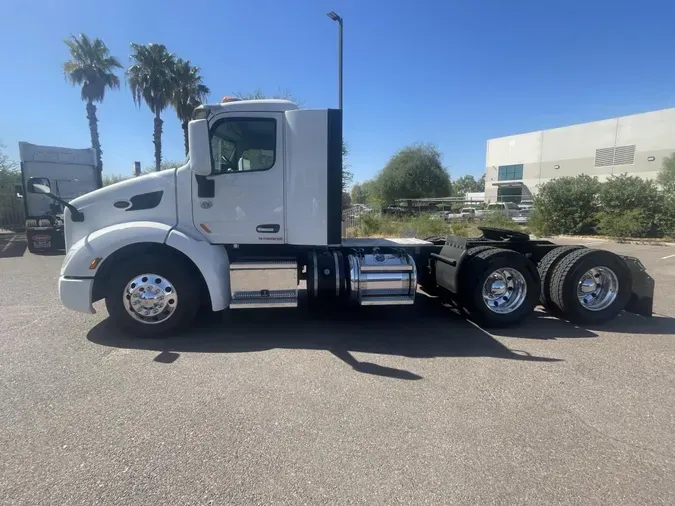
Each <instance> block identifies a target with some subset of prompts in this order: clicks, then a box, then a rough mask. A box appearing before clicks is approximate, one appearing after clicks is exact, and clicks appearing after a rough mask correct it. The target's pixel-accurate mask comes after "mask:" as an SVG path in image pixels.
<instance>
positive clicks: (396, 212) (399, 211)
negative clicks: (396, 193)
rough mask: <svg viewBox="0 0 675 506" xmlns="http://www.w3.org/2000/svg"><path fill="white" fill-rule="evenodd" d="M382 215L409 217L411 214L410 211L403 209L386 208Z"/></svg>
mask: <svg viewBox="0 0 675 506" xmlns="http://www.w3.org/2000/svg"><path fill="white" fill-rule="evenodd" d="M382 214H387V215H390V216H411V215H412V214H413V213H412V211H411V210H409V209H408V208H405V207H399V206H388V207H385V208H383V209H382Z"/></svg>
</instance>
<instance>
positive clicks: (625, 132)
mask: <svg viewBox="0 0 675 506" xmlns="http://www.w3.org/2000/svg"><path fill="white" fill-rule="evenodd" d="M673 152H675V108H672V109H663V110H660V111H653V112H647V113H643V114H634V115H632V116H623V117H620V118H614V119H607V120H602V121H594V122H592V123H582V124H579V125H572V126H567V127H563V128H553V129H551V130H540V131H538V132H531V133H526V134H520V135H511V136H508V137H499V138H497V139H490V140H488V142H487V153H486V168H485V200H486V201H487V202H497V201H511V202H516V203H517V202H520V201H521V200H527V199H531V198H532V196H533V195H536V193H537V188H538V186H539V185H541V184H542V183H545V182H546V181H550V180H551V179H554V178H557V177H563V176H577V175H579V174H587V175H589V176H597V177H598V179H599V180H601V181H602V180H605V179H607V178H608V177H610V176H611V175H612V174H616V175H618V174H623V173H628V174H629V175H635V176H640V177H643V178H646V179H654V178H655V177H656V176H657V174H658V173H659V170H660V169H661V165H662V162H663V158H664V157H666V156H669V155H671V154H673Z"/></svg>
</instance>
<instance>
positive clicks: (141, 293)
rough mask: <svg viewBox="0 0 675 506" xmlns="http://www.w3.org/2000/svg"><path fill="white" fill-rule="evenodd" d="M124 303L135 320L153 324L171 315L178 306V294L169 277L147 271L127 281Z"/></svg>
mask: <svg viewBox="0 0 675 506" xmlns="http://www.w3.org/2000/svg"><path fill="white" fill-rule="evenodd" d="M122 303H123V304H124V308H125V309H126V310H127V313H129V314H130V315H131V316H132V318H134V320H136V321H139V322H141V323H146V324H150V325H152V324H156V323H162V322H163V321H166V320H168V319H169V318H170V317H171V315H172V314H173V313H174V311H175V310H176V307H177V306H178V294H177V293H176V289H175V288H174V286H173V284H172V283H171V282H170V281H169V280H168V279H166V278H164V277H163V276H159V275H157V274H152V273H147V274H141V275H140V276H137V277H135V278H134V279H132V280H131V281H129V282H128V283H127V286H126V287H125V289H124V294H123V295H122Z"/></svg>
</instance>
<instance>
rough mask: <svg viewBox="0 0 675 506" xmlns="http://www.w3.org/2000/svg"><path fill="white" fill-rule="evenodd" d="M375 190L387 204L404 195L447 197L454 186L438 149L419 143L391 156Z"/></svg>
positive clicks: (378, 178) (412, 196) (376, 180)
mask: <svg viewBox="0 0 675 506" xmlns="http://www.w3.org/2000/svg"><path fill="white" fill-rule="evenodd" d="M373 189H375V190H376V191H377V193H378V194H379V196H380V198H381V199H382V200H383V201H384V203H387V204H390V203H393V202H394V201H395V200H397V199H403V198H411V199H414V198H422V197H447V196H449V195H450V194H451V190H452V186H451V184H450V176H449V175H448V172H447V171H446V169H445V168H444V167H443V164H442V162H441V154H440V152H439V151H438V149H437V148H436V147H435V146H433V145H431V144H417V145H413V146H408V147H405V148H403V149H401V150H400V151H399V152H398V153H396V154H395V155H394V156H393V157H391V159H390V160H389V162H388V163H387V165H386V166H385V167H384V169H382V171H380V173H379V174H378V175H377V177H376V179H375V184H374V188H373Z"/></svg>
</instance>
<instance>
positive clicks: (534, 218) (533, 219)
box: [527, 208, 551, 237]
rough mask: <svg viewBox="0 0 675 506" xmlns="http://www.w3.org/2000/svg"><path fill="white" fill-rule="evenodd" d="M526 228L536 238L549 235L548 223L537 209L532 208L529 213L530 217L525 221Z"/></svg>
mask: <svg viewBox="0 0 675 506" xmlns="http://www.w3.org/2000/svg"><path fill="white" fill-rule="evenodd" d="M527 226H528V227H530V229H531V230H532V232H533V233H534V234H535V235H537V236H538V237H545V236H547V235H551V231H550V229H549V224H548V222H547V221H546V219H545V218H544V217H543V216H542V213H541V211H539V210H538V209H537V208H534V209H533V210H532V212H531V213H530V217H529V218H528V220H527Z"/></svg>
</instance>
